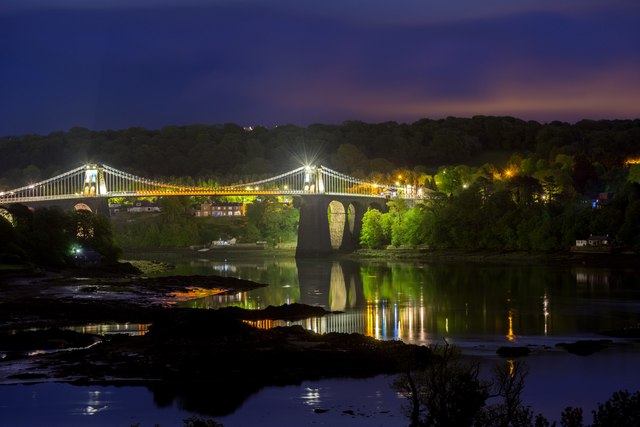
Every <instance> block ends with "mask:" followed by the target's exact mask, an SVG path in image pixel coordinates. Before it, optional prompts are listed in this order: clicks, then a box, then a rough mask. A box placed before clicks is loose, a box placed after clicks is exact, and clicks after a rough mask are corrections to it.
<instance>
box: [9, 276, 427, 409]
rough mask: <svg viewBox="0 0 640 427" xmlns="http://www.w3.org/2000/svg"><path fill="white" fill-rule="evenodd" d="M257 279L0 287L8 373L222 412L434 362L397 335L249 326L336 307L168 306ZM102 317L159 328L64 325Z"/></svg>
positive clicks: (68, 281)
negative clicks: (117, 388)
mask: <svg viewBox="0 0 640 427" xmlns="http://www.w3.org/2000/svg"><path fill="white" fill-rule="evenodd" d="M259 286H262V285H260V284H256V283H253V282H248V281H243V280H239V279H231V278H223V277H217V276H188V277H186V276H171V277H162V278H147V279H144V278H141V277H137V276H127V277H113V276H111V277H104V276H99V275H95V276H92V277H90V278H87V277H85V278H82V280H78V278H77V277H75V278H73V277H69V276H58V275H46V274H45V275H43V276H38V277H32V278H30V279H26V280H21V279H18V278H17V277H14V278H13V279H12V285H11V286H7V285H4V286H2V290H1V291H0V292H2V293H3V298H2V302H1V303H0V354H1V355H0V382H1V383H3V384H9V383H24V382H47V381H63V382H69V383H74V384H102V385H124V384H137V385H145V386H147V387H148V388H150V389H151V390H152V391H153V392H154V394H155V395H156V398H157V400H159V401H171V400H173V399H176V398H179V399H181V401H183V402H184V404H185V407H186V408H188V409H190V410H193V411H197V412H199V413H202V414H206V415H211V416H221V415H224V414H228V413H231V412H233V411H234V410H235V409H236V408H237V407H238V406H239V405H240V404H241V403H242V402H243V401H244V399H245V398H246V397H247V396H249V395H250V394H252V393H254V392H255V391H257V390H259V389H260V388H262V387H264V386H268V385H284V384H297V383H300V382H301V381H303V380H310V379H319V378H328V377H366V376H374V375H378V374H387V373H389V374H390V373H395V372H400V371H402V370H404V369H406V368H407V367H408V366H413V367H418V366H425V364H426V363H428V361H429V359H430V357H431V352H430V350H429V349H428V348H426V347H420V346H415V345H409V344H404V343H402V342H399V341H386V342H383V341H376V340H375V339H373V338H370V337H365V336H362V335H359V334H338V333H331V334H325V335H319V334H315V333H313V332H310V331H306V330H304V329H303V328H301V327H299V326H292V327H278V328H274V329H268V330H263V329H257V328H254V327H253V326H251V325H249V324H248V323H246V320H262V319H279V320H294V319H301V318H307V317H312V316H313V317H319V316H323V315H327V314H329V313H328V312H326V311H325V310H324V309H322V308H318V307H310V306H305V305H300V304H292V305H288V306H282V307H269V308H267V309H265V310H258V311H252V310H242V309H238V308H226V309H220V310H200V309H189V308H178V307H176V306H175V305H170V304H167V300H169V298H168V296H171V297H172V298H174V299H175V295H176V293H185V294H189V293H190V292H193V290H194V289H200V290H209V291H212V292H213V291H215V292H238V291H240V290H248V289H254V288H256V287H259ZM11 287H21V288H22V289H21V290H20V291H19V292H18V291H15V290H14V291H11V290H9V289H7V288H11ZM150 301H151V302H150ZM98 322H115V323H127V322H133V323H145V324H150V326H149V332H148V333H147V334H145V335H142V336H129V335H123V334H115V335H109V336H99V335H90V334H81V333H77V332H72V331H68V330H62V329H60V328H62V327H65V326H70V325H79V324H91V323H98ZM29 328H45V329H40V330H35V331H34V330H29ZM205 396H206V398H205Z"/></svg>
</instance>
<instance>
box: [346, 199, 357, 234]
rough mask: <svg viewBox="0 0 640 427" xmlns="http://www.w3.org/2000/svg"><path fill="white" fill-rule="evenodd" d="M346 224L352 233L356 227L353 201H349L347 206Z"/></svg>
mask: <svg viewBox="0 0 640 427" xmlns="http://www.w3.org/2000/svg"><path fill="white" fill-rule="evenodd" d="M347 226H348V227H349V233H350V234H351V235H353V233H354V231H355V229H356V207H355V205H354V203H349V207H348V208H347Z"/></svg>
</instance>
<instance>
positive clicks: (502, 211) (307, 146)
mask: <svg viewBox="0 0 640 427" xmlns="http://www.w3.org/2000/svg"><path fill="white" fill-rule="evenodd" d="M0 152H2V153H3V155H2V156H1V157H0V191H1V190H4V189H10V188H14V187H17V186H22V185H25V184H26V183H29V182H35V181H38V180H41V179H45V178H48V177H51V176H54V175H56V174H58V173H62V172H65V171H67V170H69V169H71V168H73V167H77V166H78V165H80V164H83V163H86V162H103V163H105V164H108V165H111V166H114V167H117V168H118V169H121V170H124V171H127V172H130V173H133V174H136V175H140V176H144V177H148V178H153V179H159V180H164V181H172V182H175V183H179V184H198V185H216V184H230V183H241V182H249V181H253V180H257V179H262V178H265V177H269V176H273V175H276V174H279V173H282V172H286V171H288V170H291V169H294V168H297V167H299V166H300V165H301V164H304V163H313V164H322V165H326V166H328V167H331V168H333V169H335V170H338V171H341V172H343V173H346V174H350V175H352V176H356V177H360V178H367V179H371V180H376V181H380V182H384V181H386V182H396V181H399V182H400V183H401V184H402V185H412V186H421V187H424V188H426V189H428V190H432V193H431V194H432V196H431V198H430V200H429V202H428V203H424V204H421V205H418V206H416V207H413V208H411V209H409V208H408V207H407V206H404V205H402V204H401V203H394V204H392V206H391V209H390V211H389V212H388V213H380V212H378V213H375V212H371V213H369V214H368V215H367V216H366V217H365V224H364V227H363V231H364V232H363V240H362V243H363V245H365V246H369V247H383V246H385V245H388V244H393V245H399V246H404V245H408V246H427V247H432V248H465V249H507V250H532V251H550V250H565V249H567V248H568V247H569V246H570V245H571V244H573V242H575V240H576V239H578V238H584V237H586V236H589V235H590V234H599V235H610V236H612V238H613V239H615V241H616V242H618V244H620V245H622V246H626V247H629V248H634V249H640V238H639V237H638V235H639V234H640V233H638V232H639V231H640V230H638V226H637V225H636V224H638V223H640V221H639V220H640V202H639V201H638V200H639V197H640V189H639V187H638V183H640V165H639V164H637V160H636V159H638V158H640V120H600V121H592V120H582V121H580V122H577V123H575V124H569V123H563V122H551V123H546V124H541V123H538V122H534V121H523V120H519V119H516V118H512V117H487V116H477V117H473V118H455V117H449V118H446V119H440V120H430V119H423V120H419V121H417V122H415V123H411V124H402V123H396V122H385V123H364V122H359V121H348V122H345V123H342V124H340V125H324V124H313V125H310V126H307V127H298V126H294V125H286V126H279V127H275V128H265V127H260V126H257V127H253V128H242V127H240V126H237V125H234V124H223V125H211V126H209V125H192V126H169V127H165V128H162V129H159V130H149V129H142V128H130V129H123V130H117V131H115V130H104V131H92V130H88V129H84V128H72V129H70V130H69V131H67V132H54V133H51V134H49V135H23V136H7V137H3V138H0ZM194 202H198V200H196V199H191V200H188V199H187V200H185V201H183V202H181V203H182V204H183V205H184V206H188V205H189V203H194ZM176 203H177V201H172V202H169V201H168V202H167V204H169V205H171V206H172V205H175V204H176ZM171 206H168V207H167V208H168V209H169V211H171ZM184 206H183V208H184ZM274 206H275V207H274ZM277 206H278V205H277V204H275V205H273V204H272V205H269V203H263V204H256V205H255V206H254V207H253V208H252V209H253V211H255V212H252V211H251V210H250V211H249V212H248V219H249V221H248V222H247V223H244V224H236V228H238V230H236V231H234V233H237V234H239V235H241V236H242V237H243V238H245V239H247V240H248V241H251V240H254V239H257V238H260V239H269V240H270V241H272V242H274V243H275V242H278V241H282V239H285V240H286V239H290V238H292V236H295V225H292V224H293V223H294V222H295V219H296V215H297V213H296V212H295V211H296V210H295V208H292V207H290V208H291V209H289V210H285V211H283V212H279V213H278V215H281V216H282V221H281V222H279V225H278V226H277V227H276V226H275V223H274V222H264V221H263V222H260V220H259V217H260V215H259V213H260V212H261V211H263V210H265V209H271V210H273V209H276V207H277ZM276 210H277V209H276ZM167 218H168V217H167V215H163V218H160V219H157V220H151V221H145V222H141V223H140V224H137V226H136V230H134V234H132V235H130V236H128V235H127V233H132V231H131V229H129V230H127V229H125V228H126V227H119V226H118V225H117V224H116V227H115V228H116V235H117V236H118V239H119V241H120V242H121V243H123V244H124V243H125V242H127V243H126V246H130V245H131V244H133V243H135V244H136V245H141V244H142V245H146V244H148V245H150V246H171V245H186V244H189V243H191V244H193V243H195V242H200V241H202V240H207V239H209V237H210V236H209V235H210V234H212V233H213V232H214V231H212V230H211V229H210V228H209V229H207V227H203V226H202V224H201V223H194V222H193V221H187V220H181V221H182V222H184V224H182V223H180V221H178V222H177V223H176V222H175V221H173V222H172V227H168V226H167V225H166V224H164V222H166V221H167ZM159 227H162V230H163V232H162V233H159V232H158V230H159ZM278 227H279V228H278ZM120 228H123V229H122V230H121V229H120ZM154 230H156V232H154ZM172 230H173V231H175V233H174V232H172ZM158 239H162V240H158ZM144 242H146V243H144Z"/></svg>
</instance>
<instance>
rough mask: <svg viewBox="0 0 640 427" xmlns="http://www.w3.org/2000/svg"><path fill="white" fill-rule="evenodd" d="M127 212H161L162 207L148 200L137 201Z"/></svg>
mask: <svg viewBox="0 0 640 427" xmlns="http://www.w3.org/2000/svg"><path fill="white" fill-rule="evenodd" d="M127 212H160V206H158V204H156V203H153V202H150V201H148V200H136V201H135V202H133V206H131V207H130V208H127Z"/></svg>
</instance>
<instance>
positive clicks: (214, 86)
mask: <svg viewBox="0 0 640 427" xmlns="http://www.w3.org/2000/svg"><path fill="white" fill-rule="evenodd" d="M52 5H55V7H54V6H52ZM474 115H510V116H515V117H519V118H522V119H533V120H538V121H541V122H547V121H551V120H563V121H568V122H575V121H577V120H580V119H582V118H590V119H614V118H637V117H640V1H638V0H564V1H558V0H518V1H514V0H483V1H478V0H457V1H455V0H406V1H386V0H339V1H338V0H324V1H306V0H2V4H1V5H0V135H12V134H24V133H48V132H51V131H56V130H67V129H69V128H70V127H73V126H83V127H88V128H91V129H120V128H126V127H131V126H144V127H149V128H160V127H162V126H166V125H183V124H193V123H206V124H216V123H224V122H233V123H237V124H239V125H243V126H249V125H263V126H274V125H279V124H287V123H293V124H297V125H303V126H304V125H308V124H310V123H341V122H343V121H345V120H364V121H369V122H380V121H388V120H395V121H400V122H412V121H415V120H417V119H419V118H423V117H428V118H441V117H446V116H460V117H470V116H474Z"/></svg>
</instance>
